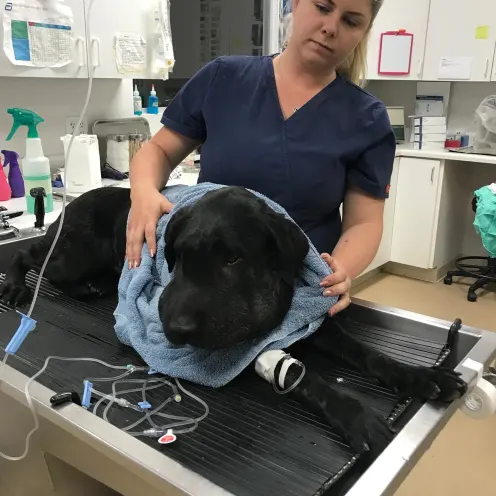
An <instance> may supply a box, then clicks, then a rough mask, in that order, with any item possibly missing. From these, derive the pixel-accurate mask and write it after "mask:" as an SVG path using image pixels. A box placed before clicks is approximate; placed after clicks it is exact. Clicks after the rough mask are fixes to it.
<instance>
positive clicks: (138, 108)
mask: <svg viewBox="0 0 496 496" xmlns="http://www.w3.org/2000/svg"><path fill="white" fill-rule="evenodd" d="M133 106H134V115H141V114H142V113H143V103H142V101H141V97H140V94H139V91H138V85H137V84H135V85H134V91H133Z"/></svg>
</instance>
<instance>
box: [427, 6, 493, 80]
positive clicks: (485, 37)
mask: <svg viewBox="0 0 496 496" xmlns="http://www.w3.org/2000/svg"><path fill="white" fill-rule="evenodd" d="M486 27H488V29H486ZM495 45H496V1H494V0H472V1H471V2H469V3H467V2H466V1H465V0H431V8H430V14H429V24H428V29H427V42H426V50H425V61H424V71H423V76H422V79H423V80H425V81H438V80H443V78H442V77H441V78H440V77H439V68H440V63H441V59H442V58H443V57H448V58H450V59H451V62H452V63H455V64H457V63H461V64H462V65H463V64H464V63H465V61H466V62H468V63H469V65H470V78H469V79H466V78H465V80H470V81H490V80H491V74H492V72H493V70H492V67H493V59H494V49H495ZM466 57H468V59H465V60H464V58H466ZM457 79H459V78H457V77H451V78H450V77H448V78H446V80H457ZM495 79H496V77H495Z"/></svg>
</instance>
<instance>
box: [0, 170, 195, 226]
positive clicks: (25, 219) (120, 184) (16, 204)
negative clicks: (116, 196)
mask: <svg viewBox="0 0 496 496" xmlns="http://www.w3.org/2000/svg"><path fill="white" fill-rule="evenodd" d="M197 180H198V174H197V173H191V172H188V173H183V174H182V176H181V177H180V178H178V179H172V180H170V181H169V182H168V185H169V186H173V185H175V184H186V185H187V186H192V185H193V184H196V182H197ZM102 183H103V186H108V187H117V188H129V187H130V184H129V180H125V181H114V180H112V179H103V180H102ZM54 191H57V190H56V189H54ZM81 194H82V193H81ZM76 196H80V195H78V194H74V193H71V197H76ZM0 205H2V206H4V207H6V208H7V210H8V211H11V212H18V211H20V210H25V209H26V200H25V199H24V198H13V199H11V200H8V201H5V202H0ZM53 206H54V209H53V212H50V213H47V214H46V215H45V223H46V225H47V226H48V225H49V224H51V223H52V222H54V221H55V220H56V219H57V217H58V216H59V215H60V212H61V211H62V199H61V198H58V197H54V198H53ZM34 222H35V216H34V215H32V214H28V213H24V214H23V215H22V216H20V217H17V218H15V219H12V221H11V225H13V226H15V227H17V228H18V229H29V228H30V227H33V226H34Z"/></svg>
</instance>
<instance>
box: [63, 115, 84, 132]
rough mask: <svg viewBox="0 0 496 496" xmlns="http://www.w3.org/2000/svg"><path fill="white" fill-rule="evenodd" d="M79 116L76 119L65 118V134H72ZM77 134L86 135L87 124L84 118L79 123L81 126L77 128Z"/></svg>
mask: <svg viewBox="0 0 496 496" xmlns="http://www.w3.org/2000/svg"><path fill="white" fill-rule="evenodd" d="M78 120H79V116H76V117H66V118H65V133H66V134H72V133H73V132H74V128H75V127H76V124H77V123H78ZM79 134H88V122H87V120H86V117H84V118H83V120H82V121H81V125H80V126H79Z"/></svg>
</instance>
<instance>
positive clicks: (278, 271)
mask: <svg viewBox="0 0 496 496" xmlns="http://www.w3.org/2000/svg"><path fill="white" fill-rule="evenodd" d="M130 204H131V202H130V195H129V191H128V190H126V189H121V188H102V189H97V190H93V191H91V192H89V193H86V194H84V195H82V196H81V197H80V198H78V199H77V200H75V201H73V202H72V203H70V204H69V205H68V207H67V210H66V217H65V221H64V225H63V228H62V233H61V237H60V239H59V241H58V243H57V245H56V247H55V250H54V252H53V254H52V256H51V259H50V261H49V263H48V265H47V268H46V272H45V276H46V278H47V279H48V280H49V281H50V282H51V283H52V284H53V285H54V286H55V287H58V288H59V289H61V290H62V291H64V292H65V293H66V294H68V295H69V296H72V297H75V298H87V297H95V296H96V297H97V296H101V295H104V294H106V293H110V292H115V291H116V286H117V280H118V278H119V275H120V272H121V270H122V266H123V263H124V256H125V241H126V221H127V216H128V213H129V209H130ZM58 222H59V220H57V222H55V223H54V224H52V225H51V226H50V228H49V229H48V231H47V234H46V236H45V237H44V238H42V239H40V240H39V241H38V242H35V243H34V244H33V245H32V246H31V247H30V248H29V250H27V251H22V250H20V251H18V252H17V253H16V255H15V256H14V259H13V262H12V265H11V266H10V268H9V270H8V271H7V274H6V279H5V282H4V284H3V285H2V287H1V288H0V295H1V296H2V297H3V299H4V300H5V301H7V302H9V303H11V304H17V305H20V304H23V303H25V302H26V301H27V299H28V298H29V290H28V288H27V286H26V284H25V275H26V273H27V272H28V271H29V270H31V269H34V270H35V271H39V270H40V269H41V266H42V264H43V262H44V260H45V257H46V255H47V253H48V250H49V248H50V245H51V243H52V241H53V239H54V236H55V232H56V230H57V227H58ZM165 238H166V239H165V241H166V253H165V256H166V259H167V262H168V265H169V268H170V270H172V269H173V268H175V272H174V278H173V280H172V282H171V283H170V284H169V285H168V287H167V288H166V289H165V291H164V292H163V294H162V297H161V299H160V303H159V312H160V318H161V320H162V323H163V325H164V332H165V334H166V337H167V339H168V340H169V341H170V342H172V343H173V344H177V345H181V344H191V345H194V346H197V347H201V348H209V349H214V348H222V347H229V346H231V345H234V344H236V343H240V342H242V341H245V340H249V339H251V338H254V337H258V336H262V335H264V334H265V333H268V332H270V331H271V330H272V329H273V328H275V327H277V325H279V324H280V323H281V322H282V320H283V318H284V316H285V314H286V312H287V311H288V309H289V306H290V304H291V300H292V297H293V291H294V281H295V278H296V276H297V274H298V272H299V270H300V269H301V267H302V263H303V260H304V258H305V256H306V254H307V252H308V248H309V247H308V241H307V238H306V237H305V236H304V235H303V234H302V232H301V231H300V229H299V228H298V227H297V226H296V225H295V224H294V223H292V222H290V221H288V220H287V219H285V218H284V217H283V216H282V215H280V214H277V213H275V212H274V211H273V210H272V209H270V208H269V207H268V206H267V205H266V204H265V203H264V202H263V201H261V200H260V199H258V198H257V197H255V196H254V195H253V194H251V193H249V192H248V191H246V190H245V189H243V188H222V189H220V190H217V191H215V192H211V193H209V194H207V195H205V196H204V197H203V198H202V199H201V200H200V201H198V202H197V203H196V204H195V205H194V206H192V207H188V208H183V209H181V210H179V211H178V212H177V213H176V214H175V215H174V216H173V217H172V219H171V220H170V222H169V224H168V226H167V229H166V233H165ZM306 342H308V343H309V344H310V345H313V346H316V347H318V348H319V349H320V350H322V351H324V352H325V353H326V354H327V355H328V356H329V357H330V358H332V357H333V356H337V357H338V358H340V359H344V360H346V361H347V362H348V363H349V364H351V365H352V366H354V367H356V368H358V369H360V370H363V371H366V372H367V373H369V374H370V375H371V376H372V377H374V378H377V379H379V380H380V381H382V382H383V383H384V384H385V385H386V386H388V387H389V388H391V389H392V390H394V391H397V392H398V393H400V394H402V395H404V396H413V397H417V398H419V399H424V400H430V399H438V400H442V401H452V400H454V399H456V398H458V397H460V396H461V395H463V394H464V393H465V391H466V384H465V383H464V382H463V381H462V380H461V379H460V377H459V375H458V374H456V373H455V372H453V371H451V370H446V369H442V368H425V367H413V366H410V365H406V364H403V363H399V362H396V361H394V360H393V359H391V358H389V357H388V356H386V355H381V354H380V353H378V352H377V351H375V350H373V349H372V348H369V347H368V346H366V345H364V344H362V343H360V342H359V341H357V340H355V339H354V338H353V337H352V336H351V335H349V334H348V333H347V332H346V330H345V329H343V328H342V327H341V326H339V325H337V324H336V323H335V322H334V321H333V319H330V318H329V319H326V320H325V321H324V324H323V325H322V326H321V328H320V329H319V331H318V332H317V333H315V334H314V335H313V336H312V337H311V338H308V340H306ZM300 373H301V370H300V367H299V366H298V365H297V364H293V365H291V366H290V368H289V370H288V374H287V376H286V379H285V383H284V386H285V387H290V386H292V385H293V384H295V382H296V381H297V379H298V378H299V376H300ZM290 394H291V395H294V396H295V397H297V398H298V399H299V400H300V401H302V402H304V403H305V404H306V405H308V407H309V408H311V409H312V410H314V411H315V412H317V413H318V414H320V415H321V416H322V417H323V418H325V419H326V420H327V421H328V422H329V423H330V424H331V425H333V426H334V427H336V428H337V429H338V430H339V431H340V432H341V433H342V434H343V436H344V437H345V438H346V439H347V441H348V442H349V443H350V444H351V446H352V447H353V448H354V449H355V450H357V451H358V452H362V451H366V450H369V449H371V450H372V451H373V452H375V453H378V452H380V451H381V450H382V449H383V448H384V447H385V445H386V444H387V443H388V442H389V441H390V439H391V438H392V431H391V429H390V427H389V425H388V424H387V422H386V421H385V419H383V418H382V417H380V416H378V415H377V414H375V413H374V412H373V411H372V410H371V409H370V408H368V407H366V406H365V405H363V404H361V403H360V401H358V400H357V399H355V398H352V397H351V396H348V395H346V394H344V393H342V392H341V391H339V390H338V389H337V388H336V387H335V385H334V384H329V383H327V382H325V381H324V380H323V379H322V378H321V377H319V376H318V374H316V373H314V372H310V371H307V373H306V374H305V376H304V378H303V380H302V381H301V382H300V383H299V384H298V385H297V386H296V387H295V388H294V389H293V391H292V392H291V393H290Z"/></svg>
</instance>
